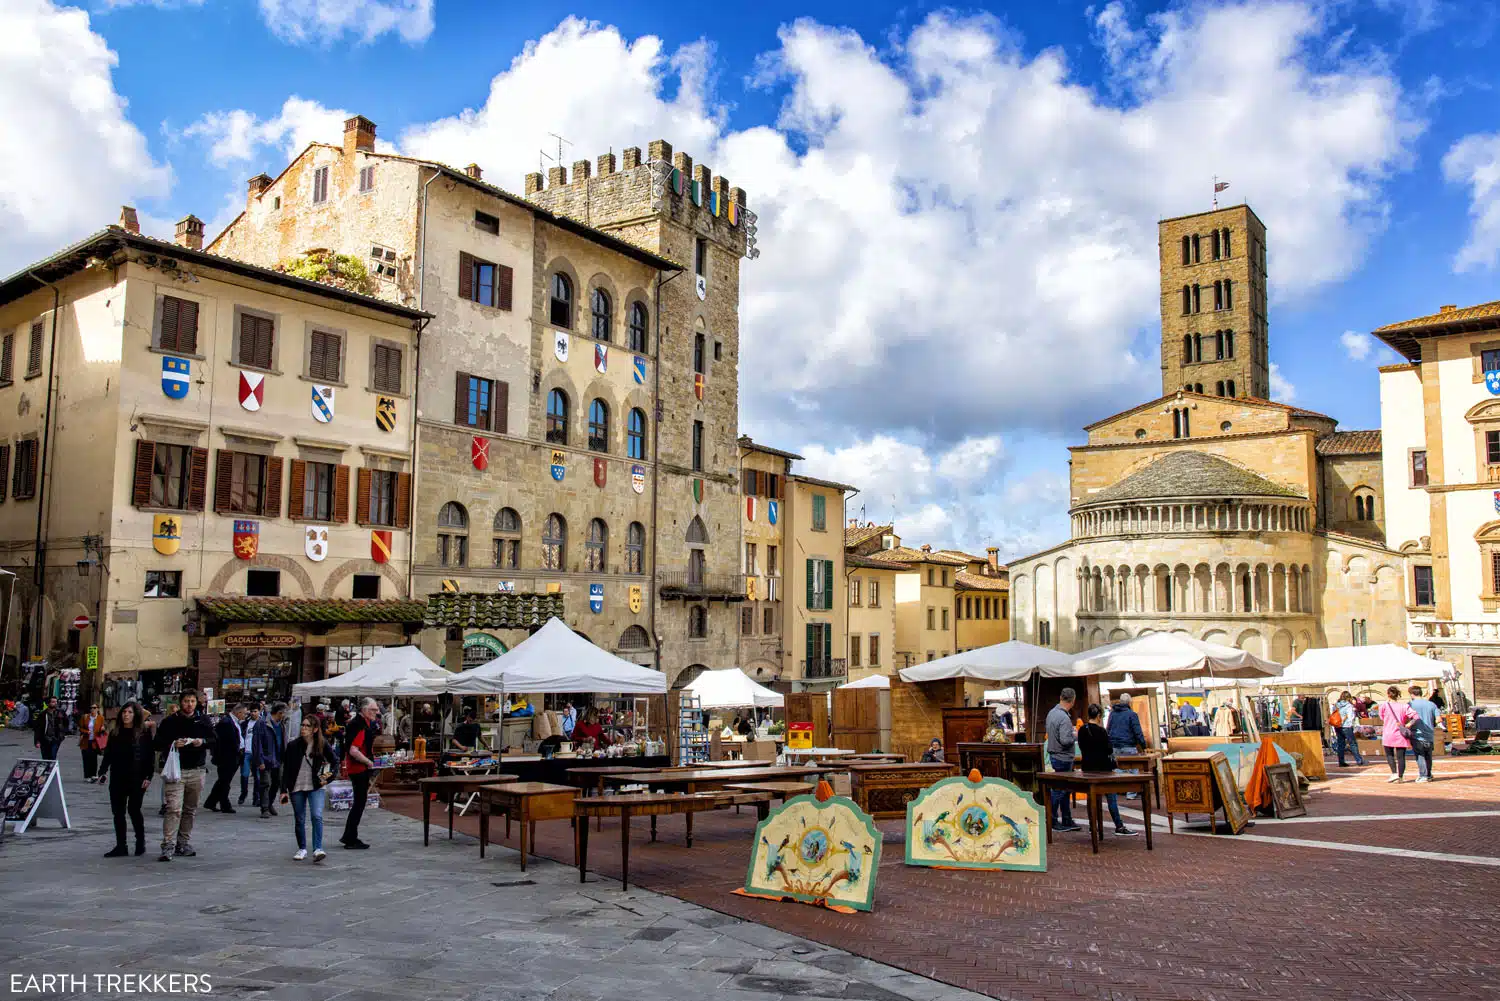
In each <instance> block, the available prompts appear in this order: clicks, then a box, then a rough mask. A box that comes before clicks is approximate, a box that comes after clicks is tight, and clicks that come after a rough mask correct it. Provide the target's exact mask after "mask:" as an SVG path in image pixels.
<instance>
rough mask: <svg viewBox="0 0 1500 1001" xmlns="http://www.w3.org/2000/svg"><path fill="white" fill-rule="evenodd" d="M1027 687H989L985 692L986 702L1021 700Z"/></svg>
mask: <svg viewBox="0 0 1500 1001" xmlns="http://www.w3.org/2000/svg"><path fill="white" fill-rule="evenodd" d="M1025 694H1026V689H1024V688H1022V687H1021V686H1019V685H1016V686H1014V687H1012V688H988V689H985V692H984V701H985V702H1020V701H1021V699H1022V698H1023V697H1024V696H1025Z"/></svg>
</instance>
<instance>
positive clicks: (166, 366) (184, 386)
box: [161, 355, 193, 400]
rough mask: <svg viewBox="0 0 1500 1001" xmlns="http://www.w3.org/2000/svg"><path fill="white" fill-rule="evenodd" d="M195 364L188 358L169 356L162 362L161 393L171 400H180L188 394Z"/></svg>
mask: <svg viewBox="0 0 1500 1001" xmlns="http://www.w3.org/2000/svg"><path fill="white" fill-rule="evenodd" d="M192 372H193V363H192V362H191V361H189V360H188V359H186V358H174V357H172V356H171V355H167V356H165V357H164V358H162V360H161V391H162V392H163V393H166V394H167V397H168V398H169V399H173V400H180V399H182V398H183V397H184V396H186V395H187V393H188V386H189V385H190V384H191V377H192Z"/></svg>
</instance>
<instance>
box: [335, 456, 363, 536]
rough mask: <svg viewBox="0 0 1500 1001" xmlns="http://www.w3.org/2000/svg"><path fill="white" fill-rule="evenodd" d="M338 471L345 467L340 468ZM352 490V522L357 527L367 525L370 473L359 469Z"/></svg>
mask: <svg viewBox="0 0 1500 1001" xmlns="http://www.w3.org/2000/svg"><path fill="white" fill-rule="evenodd" d="M339 468H340V469H345V468H347V467H344V466H340V467H339ZM354 482H355V484H356V485H355V489H354V522H355V524H357V525H368V524H369V523H370V471H369V470H368V469H365V468H363V467H361V469H360V471H359V475H358V476H357V477H355V480H354Z"/></svg>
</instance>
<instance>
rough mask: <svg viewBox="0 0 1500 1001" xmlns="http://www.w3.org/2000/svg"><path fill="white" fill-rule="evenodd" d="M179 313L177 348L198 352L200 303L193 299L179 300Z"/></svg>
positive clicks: (185, 351) (190, 352)
mask: <svg viewBox="0 0 1500 1001" xmlns="http://www.w3.org/2000/svg"><path fill="white" fill-rule="evenodd" d="M179 302H180V303H181V305H180V306H179V307H178V314H177V350H178V351H182V352H184V353H186V354H196V353H197V352H198V304H197V303H196V302H193V301H192V300H191V299H181V300H179Z"/></svg>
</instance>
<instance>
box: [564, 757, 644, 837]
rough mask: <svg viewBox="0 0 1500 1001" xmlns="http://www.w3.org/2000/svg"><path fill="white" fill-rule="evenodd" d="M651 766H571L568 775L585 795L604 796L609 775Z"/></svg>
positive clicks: (600, 827) (600, 825)
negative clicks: (605, 783) (606, 777)
mask: <svg viewBox="0 0 1500 1001" xmlns="http://www.w3.org/2000/svg"><path fill="white" fill-rule="evenodd" d="M649 771H651V769H650V768H639V767H636V766H635V765H590V766H587V767H584V768H569V769H568V771H567V776H568V778H569V779H570V780H572V781H575V782H577V783H578V787H579V788H580V789H582V790H583V794H584V795H585V796H602V795H603V794H604V779H605V776H608V775H630V774H632V773H635V772H649ZM599 830H601V831H602V830H604V817H603V815H602V814H601V815H600V817H599Z"/></svg>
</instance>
